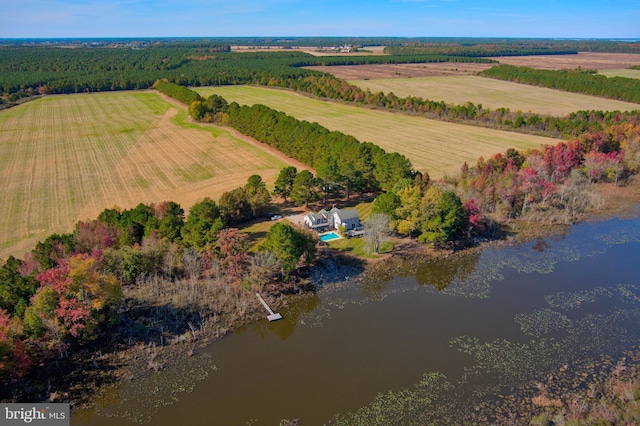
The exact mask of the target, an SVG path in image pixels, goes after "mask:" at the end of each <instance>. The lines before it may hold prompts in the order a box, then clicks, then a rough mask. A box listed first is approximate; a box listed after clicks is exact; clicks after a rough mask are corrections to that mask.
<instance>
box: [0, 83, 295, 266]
mask: <svg viewBox="0 0 640 426" xmlns="http://www.w3.org/2000/svg"><path fill="white" fill-rule="evenodd" d="M185 118H186V108H179V107H177V106H175V105H173V104H171V103H169V102H167V101H166V100H164V99H163V98H161V97H160V95H159V94H158V93H156V92H112V93H101V94H91V95H61V96H51V97H46V98H43V99H40V100H36V101H32V102H28V103H26V104H24V105H21V106H19V107H14V108H11V109H8V110H5V111H2V112H0V188H1V189H0V191H1V194H2V197H1V199H2V201H3V206H2V211H3V214H2V216H1V217H0V235H1V236H0V257H2V258H5V257H6V256H8V255H9V254H13V255H18V256H21V255H22V254H23V253H24V252H25V251H26V250H28V249H30V248H31V247H32V246H33V244H34V243H35V242H37V241H38V240H42V239H44V238H46V237H47V236H48V235H50V234H52V233H54V232H69V231H71V229H72V225H73V224H74V223H75V222H76V221H78V220H84V219H93V218H95V217H96V216H97V214H98V213H99V212H100V211H102V210H103V209H104V208H107V207H113V206H116V205H117V206H119V207H121V208H129V207H133V206H135V205H137V204H138V203H140V202H145V203H149V202H160V201H164V200H173V201H176V202H178V203H180V204H181V205H182V206H183V208H185V210H186V209H187V207H189V206H191V205H192V204H193V203H195V202H197V201H200V200H201V199H202V198H204V197H205V196H209V197H212V198H214V199H215V198H217V197H218V196H219V195H220V194H221V193H222V192H224V191H226V190H230V189H233V188H235V187H237V186H239V185H243V184H244V183H245V182H246V179H247V178H248V177H249V176H250V175H251V174H253V173H257V174H260V175H261V176H262V177H263V178H264V179H265V180H266V181H267V182H273V181H274V180H275V177H276V176H277V174H278V172H279V170H280V169H281V168H282V167H285V166H286V165H289V164H290V162H288V161H287V160H286V159H283V158H279V157H277V156H274V155H273V154H272V153H271V152H269V151H267V150H265V149H263V148H261V147H259V146H256V145H254V144H251V143H249V142H246V141H244V140H242V139H239V138H236V137H233V136H231V135H230V133H229V132H227V131H225V130H220V129H217V128H214V127H212V126H199V125H193V124H188V123H185V122H184V119H185Z"/></svg>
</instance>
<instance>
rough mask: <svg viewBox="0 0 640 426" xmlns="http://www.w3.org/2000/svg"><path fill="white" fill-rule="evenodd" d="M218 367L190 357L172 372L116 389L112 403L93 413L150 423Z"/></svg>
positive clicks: (152, 374) (154, 374) (157, 373)
mask: <svg viewBox="0 0 640 426" xmlns="http://www.w3.org/2000/svg"><path fill="white" fill-rule="evenodd" d="M216 370H217V367H216V365H215V364H214V363H213V360H212V359H211V357H210V356H205V355H203V356H198V357H192V358H189V359H187V360H185V361H184V362H181V363H179V364H178V365H176V366H172V367H171V368H167V369H162V370H160V371H154V370H150V371H149V373H148V374H146V375H144V376H143V377H140V378H138V379H136V380H135V381H133V382H129V383H125V384H124V385H121V387H120V388H118V389H115V394H117V397H115V398H114V401H105V402H106V403H105V404H104V405H105V406H102V404H100V403H98V405H97V406H96V409H95V410H96V412H97V413H98V414H99V415H101V416H104V417H108V418H125V419H128V420H131V421H132V422H134V423H150V422H151V420H152V417H153V415H154V414H156V413H157V412H158V411H159V410H160V409H161V408H162V407H166V406H168V405H171V404H174V403H176V402H178V401H180V398H183V397H186V395H187V394H189V393H191V392H193V390H194V389H195V387H196V385H197V384H198V382H200V381H202V380H205V379H206V378H207V377H208V376H209V374H211V373H212V372H214V371H216Z"/></svg>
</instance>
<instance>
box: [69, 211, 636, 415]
mask: <svg viewBox="0 0 640 426" xmlns="http://www.w3.org/2000/svg"><path fill="white" fill-rule="evenodd" d="M387 275H388V276H380V277H374V278H370V279H363V280H354V279H353V278H352V277H349V279H347V280H344V281H342V282H338V283H327V284H324V285H323V286H321V287H320V288H319V290H318V291H317V293H315V294H313V295H308V296H306V297H304V298H301V300H300V301H299V302H296V303H295V304H293V305H292V306H291V307H290V308H289V309H287V310H282V311H280V313H281V314H282V315H283V317H284V319H283V320H281V321H277V322H273V323H269V322H267V320H266V319H265V320H263V321H259V322H257V323H254V324H251V325H249V326H247V327H244V328H242V329H240V330H238V331H237V332H234V333H231V334H230V335H228V336H226V337H224V338H223V339H221V340H219V341H217V342H215V343H214V344H212V345H210V346H209V347H207V348H205V349H201V350H200V351H198V352H196V353H195V355H194V356H193V357H192V358H189V359H187V360H185V362H184V363H183V364H181V365H180V367H178V368H175V369H170V370H166V371H160V372H150V373H149V374H148V375H147V376H146V377H144V378H142V379H140V380H136V381H133V382H130V383H124V384H120V385H118V386H117V387H113V388H112V389H111V390H110V391H109V392H107V393H106V395H105V396H104V397H103V398H101V400H100V401H99V403H98V407H97V408H96V409H94V410H84V411H81V412H79V413H77V414H76V415H75V416H74V417H73V418H72V424H75V425H110V426H111V425H131V424H137V423H145V422H150V423H152V424H153V425H176V424H220V425H244V424H257V425H263V424H264V425H278V424H280V422H281V420H284V419H300V422H301V424H323V423H344V424H375V423H378V424H410V423H417V424H420V423H424V422H429V421H433V422H436V423H443V422H446V423H468V422H471V421H479V422H481V423H482V422H484V421H488V420H491V419H492V418H493V417H491V416H492V414H491V413H492V412H493V411H495V410H496V409H498V411H500V410H502V411H503V412H506V411H508V410H511V411H513V410H516V408H517V407H518V406H520V405H518V404H520V403H519V402H518V399H517V398H515V397H512V396H513V395H515V394H517V393H518V392H520V393H523V394H527V392H528V393H531V392H532V391H533V390H535V387H536V384H537V383H540V382H544V381H549V386H560V385H562V384H563V383H564V386H567V387H569V388H570V387H572V386H573V387H576V386H584V383H583V384H580V383H575V382H574V383H572V382H571V380H572V379H571V378H572V377H574V376H575V375H578V374H579V375H581V377H586V378H585V380H588V379H590V378H593V379H595V378H597V375H598V371H600V370H601V369H603V371H604V369H605V367H606V366H607V365H608V364H610V363H613V362H614V361H615V360H616V359H617V358H619V357H621V356H623V355H624V354H625V353H626V352H627V351H629V350H633V349H635V348H637V347H638V344H639V343H640V327H639V326H638V325H639V324H640V221H639V220H608V221H602V222H596V223H584V224H580V225H577V226H574V227H572V228H571V229H570V231H568V232H567V234H566V235H564V236H558V237H553V238H546V239H539V240H536V241H532V242H528V243H525V244H521V245H517V246H514V247H506V248H487V249H485V250H482V251H477V252H470V253H463V254H456V255H454V256H451V257H450V258H447V259H441V260H430V259H425V260H424V262H418V263H415V262H412V263H411V264H410V265H407V268H406V270H405V271H400V272H397V273H394V274H387ZM590 370H592V371H591V373H584V371H590Z"/></svg>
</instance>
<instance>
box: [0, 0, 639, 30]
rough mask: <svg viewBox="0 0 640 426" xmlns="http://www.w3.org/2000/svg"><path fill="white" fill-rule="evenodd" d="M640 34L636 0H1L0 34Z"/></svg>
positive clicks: (637, 0)
mask: <svg viewBox="0 0 640 426" xmlns="http://www.w3.org/2000/svg"><path fill="white" fill-rule="evenodd" d="M224 36H229V37H231V36H233V37H238V36H263V37H268V36H398V37H552V38H630V39H636V38H640V0H581V1H575V0H568V1H560V0H536V1H530V0H524V1H523V0H508V1H504V0H488V1H473V0H366V1H365V0H341V1H337V0H319V1H317V0H0V38H55V37H74V38H75V37H224Z"/></svg>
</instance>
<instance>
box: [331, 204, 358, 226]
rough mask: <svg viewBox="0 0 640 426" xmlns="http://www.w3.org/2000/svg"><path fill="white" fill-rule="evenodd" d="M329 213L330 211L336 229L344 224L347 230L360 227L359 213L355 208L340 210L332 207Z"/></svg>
mask: <svg viewBox="0 0 640 426" xmlns="http://www.w3.org/2000/svg"><path fill="white" fill-rule="evenodd" d="M329 213H331V216H332V219H333V227H334V228H336V229H338V228H339V227H340V226H344V227H345V229H346V230H347V231H349V230H351V229H356V228H359V227H360V215H359V214H358V210H356V209H344V210H340V209H337V208H335V207H334V208H332V209H331V210H330V211H329Z"/></svg>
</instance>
